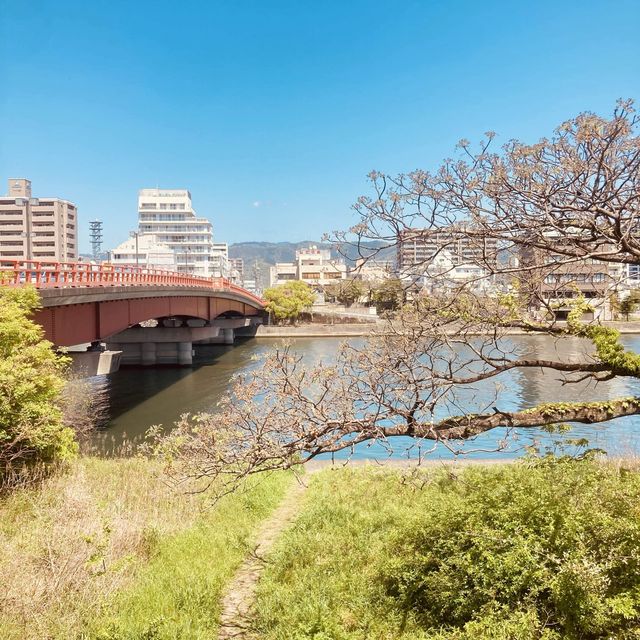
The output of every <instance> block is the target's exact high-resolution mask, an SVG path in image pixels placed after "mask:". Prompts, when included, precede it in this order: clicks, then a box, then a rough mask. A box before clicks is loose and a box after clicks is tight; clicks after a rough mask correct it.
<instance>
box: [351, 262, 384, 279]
mask: <svg viewBox="0 0 640 640" xmlns="http://www.w3.org/2000/svg"><path fill="white" fill-rule="evenodd" d="M393 275H394V265H393V261H391V260H366V259H365V258H358V260H356V265H355V267H354V268H353V269H351V270H350V271H349V277H350V278H354V279H356V280H366V281H369V282H381V281H383V280H388V279H389V278H392V277H393Z"/></svg>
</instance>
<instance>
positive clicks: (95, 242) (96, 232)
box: [89, 220, 102, 260]
mask: <svg viewBox="0 0 640 640" xmlns="http://www.w3.org/2000/svg"><path fill="white" fill-rule="evenodd" d="M89 234H90V236H91V252H92V254H93V259H94V260H98V258H99V257H100V254H101V253H102V220H91V222H89Z"/></svg>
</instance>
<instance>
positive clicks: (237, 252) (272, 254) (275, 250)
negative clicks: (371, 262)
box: [229, 240, 395, 271]
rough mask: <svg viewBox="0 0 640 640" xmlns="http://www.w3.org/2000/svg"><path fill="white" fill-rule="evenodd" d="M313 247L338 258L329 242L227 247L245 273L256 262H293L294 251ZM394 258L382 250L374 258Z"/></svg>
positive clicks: (351, 254) (352, 255)
mask: <svg viewBox="0 0 640 640" xmlns="http://www.w3.org/2000/svg"><path fill="white" fill-rule="evenodd" d="M312 245H315V246H316V247H318V248H319V249H331V250H332V253H333V255H334V256H335V257H336V258H338V257H339V256H338V253H337V251H335V249H334V248H333V245H332V244H331V243H329V242H316V241H314V240H304V241H302V242H237V243H236V244H232V245H230V246H229V257H230V258H242V259H243V260H244V264H245V271H246V269H247V266H248V265H252V264H254V263H255V261H256V260H257V261H258V263H264V264H268V265H273V264H275V263H276V262H293V261H294V260H295V259H296V250H297V249H302V248H304V247H309V246H312ZM363 246H365V247H367V248H369V249H375V248H378V247H381V246H383V243H382V242H365V243H363ZM346 249H348V250H347V262H348V263H354V262H355V260H356V258H357V257H358V252H357V250H356V249H353V248H351V247H348V248H346ZM394 257H395V250H394V249H393V248H392V249H383V250H382V251H380V253H379V254H378V255H377V256H376V258H377V259H379V260H391V259H393V258H394Z"/></svg>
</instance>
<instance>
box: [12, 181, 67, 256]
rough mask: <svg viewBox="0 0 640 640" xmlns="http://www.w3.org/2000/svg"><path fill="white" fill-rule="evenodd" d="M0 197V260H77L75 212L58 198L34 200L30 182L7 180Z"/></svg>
mask: <svg viewBox="0 0 640 640" xmlns="http://www.w3.org/2000/svg"><path fill="white" fill-rule="evenodd" d="M8 186H9V188H8V195H6V196H0V259H5V260H39V261H52V262H73V261H75V260H77V259H78V237H77V236H78V234H77V229H78V209H77V207H76V205H75V204H73V202H70V201H69V200H63V199H61V198H51V197H47V198H44V197H42V198H34V197H33V196H32V194H31V181H30V180H27V179H26V178H9V185H8Z"/></svg>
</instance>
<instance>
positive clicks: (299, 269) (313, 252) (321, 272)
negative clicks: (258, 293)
mask: <svg viewBox="0 0 640 640" xmlns="http://www.w3.org/2000/svg"><path fill="white" fill-rule="evenodd" d="M347 273H348V269H347V265H346V264H345V263H344V262H342V261H340V260H334V259H332V257H331V251H330V250H329V249H318V247H316V246H311V247H307V248H304V249H298V250H297V251H296V261H295V262H278V263H276V265H275V266H274V267H271V277H270V283H271V286H272V287H273V286H275V285H279V284H284V283H285V282H287V281H288V280H302V281H303V282H306V283H307V284H308V285H310V286H312V287H314V288H315V289H317V290H321V289H322V287H323V285H327V284H335V283H336V282H339V281H340V280H344V279H345V278H346V277H347Z"/></svg>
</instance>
